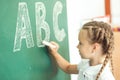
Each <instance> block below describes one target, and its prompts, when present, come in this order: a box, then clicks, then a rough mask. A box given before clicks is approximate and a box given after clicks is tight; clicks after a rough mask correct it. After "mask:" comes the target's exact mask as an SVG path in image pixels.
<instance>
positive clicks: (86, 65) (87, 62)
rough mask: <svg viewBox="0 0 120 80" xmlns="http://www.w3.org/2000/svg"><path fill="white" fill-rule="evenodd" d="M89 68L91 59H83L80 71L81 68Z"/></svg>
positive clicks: (80, 63) (79, 66)
mask: <svg viewBox="0 0 120 80" xmlns="http://www.w3.org/2000/svg"><path fill="white" fill-rule="evenodd" d="M88 66H89V59H81V61H80V62H79V64H78V66H77V67H78V69H81V68H86V67H88Z"/></svg>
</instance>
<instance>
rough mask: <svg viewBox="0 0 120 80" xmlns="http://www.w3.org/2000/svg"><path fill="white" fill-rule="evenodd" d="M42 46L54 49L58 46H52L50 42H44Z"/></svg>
mask: <svg viewBox="0 0 120 80" xmlns="http://www.w3.org/2000/svg"><path fill="white" fill-rule="evenodd" d="M42 44H44V45H46V46H49V47H52V48H56V46H54V45H52V44H51V43H50V42H48V41H42Z"/></svg>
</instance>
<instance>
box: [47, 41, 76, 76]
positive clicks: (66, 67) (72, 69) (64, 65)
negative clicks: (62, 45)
mask: <svg viewBox="0 0 120 80" xmlns="http://www.w3.org/2000/svg"><path fill="white" fill-rule="evenodd" d="M51 44H53V45H55V46H56V48H52V47H50V46H49V47H48V49H49V52H50V53H51V54H52V56H53V57H54V59H55V60H56V62H57V65H58V66H59V67H60V68H61V69H62V70H63V71H64V72H66V73H69V74H77V73H78V70H77V65H71V64H70V63H69V62H68V61H67V60H65V59H64V58H63V57H62V56H61V55H60V54H59V53H58V52H57V51H58V49H59V45H58V44H57V43H55V42H51Z"/></svg>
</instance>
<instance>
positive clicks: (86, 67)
mask: <svg viewBox="0 0 120 80" xmlns="http://www.w3.org/2000/svg"><path fill="white" fill-rule="evenodd" d="M78 40H79V43H78V45H77V48H78V50H79V53H80V55H81V58H82V60H81V62H80V63H79V64H78V65H77V64H70V63H69V62H68V61H66V60H65V59H64V58H63V57H62V56H61V55H60V54H59V53H58V52H57V51H58V49H59V45H58V44H57V43H55V42H51V43H52V44H53V45H55V46H56V48H52V47H49V48H48V49H49V51H50V53H51V54H52V56H53V57H54V59H55V60H56V62H57V64H58V66H59V67H60V68H61V69H62V70H63V71H64V72H66V73H69V74H78V80H115V78H114V76H113V73H112V51H113V45H114V37H113V32H112V30H111V26H110V25H108V24H107V23H104V22H97V21H92V22H88V23H86V24H84V25H83V27H82V29H81V30H80V32H79V35H78Z"/></svg>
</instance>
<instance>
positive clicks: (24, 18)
mask: <svg viewBox="0 0 120 80" xmlns="http://www.w3.org/2000/svg"><path fill="white" fill-rule="evenodd" d="M18 7H19V8H18V17H17V25H16V34H15V40H14V49H13V51H14V52H16V51H19V50H20V49H21V43H22V40H23V39H25V40H26V45H27V48H31V47H34V41H33V37H32V30H31V24H30V18H29V14H28V8H27V4H26V3H25V2H21V3H19V6H18Z"/></svg>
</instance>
